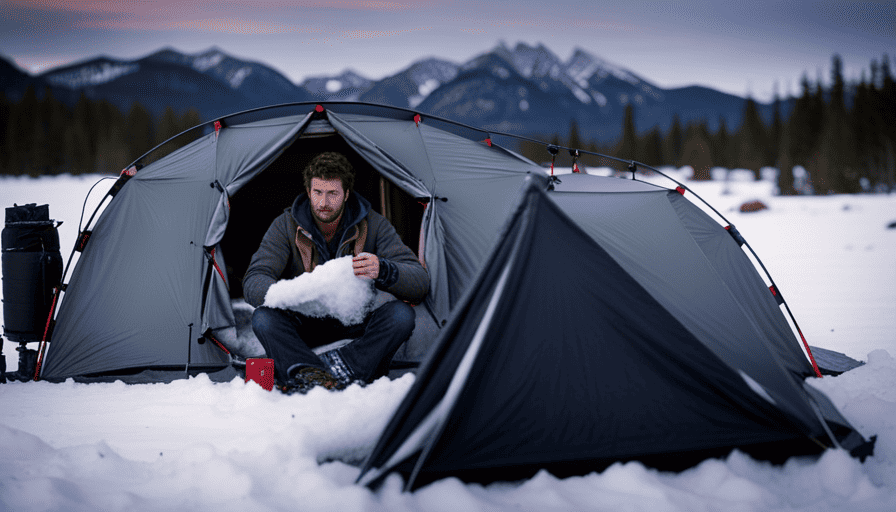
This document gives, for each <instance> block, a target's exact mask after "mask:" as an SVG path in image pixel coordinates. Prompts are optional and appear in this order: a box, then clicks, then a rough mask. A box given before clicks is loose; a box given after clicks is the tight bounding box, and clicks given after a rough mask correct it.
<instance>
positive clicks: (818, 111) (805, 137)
mask: <svg viewBox="0 0 896 512" xmlns="http://www.w3.org/2000/svg"><path fill="white" fill-rule="evenodd" d="M800 85H801V93H800V95H799V96H798V97H795V98H788V99H787V100H783V101H782V100H781V99H780V98H776V99H775V101H774V103H773V116H772V119H771V122H765V121H764V120H763V119H762V116H760V114H759V109H758V108H757V103H756V102H755V101H754V100H753V99H752V98H747V99H746V101H745V102H744V109H743V113H742V114H743V115H742V122H741V123H740V126H737V127H730V128H729V127H727V126H726V123H725V120H724V119H722V118H720V119H719V120H718V121H719V122H718V123H717V126H718V128H717V129H716V130H715V131H710V129H709V128H708V123H707V120H705V119H703V120H699V121H696V122H688V123H686V124H683V123H682V122H681V121H680V120H679V118H678V116H676V117H675V118H674V119H673V121H672V123H671V125H670V127H669V129H668V130H667V131H666V132H665V133H663V132H662V131H661V130H660V129H659V128H657V127H654V128H652V129H649V130H647V131H639V129H638V127H637V126H635V122H634V119H635V110H634V109H635V108H636V107H634V106H633V105H631V104H629V105H627V106H626V109H625V114H624V119H623V126H622V131H621V133H622V135H621V137H620V138H619V140H617V141H611V142H607V141H585V140H581V138H580V136H579V129H578V126H577V124H576V122H575V121H574V120H573V121H570V125H569V126H570V127H569V130H568V132H567V133H565V134H563V135H562V136H561V135H559V134H543V135H542V136H541V137H538V138H537V140H538V141H539V142H536V141H535V140H533V139H523V140H522V141H520V143H519V146H518V147H517V148H515V149H517V150H518V151H520V152H521V153H522V154H523V155H525V156H527V157H529V158H531V159H532V160H534V161H536V162H550V161H551V159H552V155H551V154H550V153H549V152H548V151H547V150H546V148H547V146H546V144H545V143H551V144H554V145H557V146H559V147H563V148H577V149H580V150H582V152H581V154H580V156H579V157H576V163H577V164H578V165H580V166H582V167H583V168H585V169H587V167H589V166H598V165H614V164H612V163H611V162H607V161H606V159H601V158H600V157H597V156H594V155H591V154H588V153H600V154H605V155H609V156H613V157H616V158H620V159H624V160H627V161H628V160H634V161H637V162H642V163H644V164H647V165H650V166H653V167H657V168H658V167H661V166H675V167H680V166H684V165H689V166H691V167H692V168H693V169H694V173H693V178H692V179H696V180H701V179H710V170H711V169H712V168H714V167H721V168H726V169H748V170H751V171H753V172H754V173H755V176H756V178H757V179H759V178H760V176H761V172H762V169H763V168H765V167H772V168H775V169H779V170H780V171H779V172H778V188H779V192H780V193H781V194H783V195H790V194H798V193H814V194H828V193H858V192H870V191H892V190H896V81H894V78H893V75H892V71H891V69H890V64H889V60H888V58H887V56H886V55H884V56H883V58H882V60H881V61H880V62H879V63H878V62H877V61H872V62H871V64H870V66H869V69H868V70H867V73H866V72H865V71H863V72H862V75H861V78H860V79H859V80H858V82H857V83H847V82H846V81H845V80H844V78H843V73H842V61H841V59H840V57H839V56H837V55H834V56H833V58H832V66H831V78H830V82H829V83H828V84H827V85H825V84H823V83H822V80H821V79H818V80H817V81H816V82H814V83H813V82H812V81H810V80H809V79H808V77H807V76H805V75H804V76H803V79H802V81H801V84H800ZM784 101H788V102H789V109H788V110H789V111H788V112H787V114H786V115H785V114H784V113H783V110H784V109H783V108H782V105H783V103H784ZM0 120H2V121H0V174H5V175H29V176H35V177H36V176H42V175H54V174H72V175H78V174H84V173H99V174H117V173H119V172H121V171H122V170H123V169H124V168H125V167H126V166H128V165H129V164H130V163H131V162H133V161H134V160H136V159H137V158H138V157H140V156H141V155H143V154H144V153H146V152H147V151H148V150H150V149H152V148H154V147H156V146H157V145H159V144H162V143H163V142H164V141H166V140H168V139H169V138H171V137H173V136H174V135H177V134H179V133H181V132H183V131H184V130H187V129H189V128H191V127H193V126H196V125H197V124H199V123H200V122H202V121H203V120H202V119H200V114H199V113H198V112H197V111H195V110H188V111H186V112H175V111H174V109H172V108H170V107H169V108H167V109H166V110H165V112H164V113H163V114H162V115H161V116H160V117H159V118H153V116H151V115H150V113H149V111H148V110H147V109H146V108H145V107H144V106H142V105H140V104H138V103H134V104H133V105H132V106H131V108H130V109H129V110H128V111H127V112H122V111H120V110H119V109H118V108H117V107H115V106H114V105H113V104H111V103H109V102H108V101H98V100H91V99H89V98H87V97H86V96H84V95H83V94H82V95H81V97H80V98H79V100H78V101H77V103H76V104H75V105H74V106H73V107H69V106H66V105H65V104H63V103H62V102H61V101H59V100H57V99H56V98H54V97H53V94H52V92H51V91H50V90H49V89H46V90H44V91H36V90H34V88H33V87H31V88H29V89H27V90H26V91H25V94H24V95H23V96H22V98H21V100H19V101H17V102H12V101H9V100H8V99H7V98H6V97H5V96H3V95H2V94H0ZM167 146H170V147H167ZM178 146H179V144H178V143H177V141H172V142H171V143H170V144H167V145H165V146H163V147H161V148H159V149H158V150H156V151H154V152H153V154H152V160H155V159H158V158H160V157H161V156H163V155H164V154H165V153H167V152H170V151H171V150H173V149H175V148H176V147H178ZM572 158H573V157H572V156H571V155H570V154H568V152H567V151H561V152H559V153H558V154H557V155H556V157H554V160H555V164H556V165H558V166H559V165H565V166H569V165H570V164H571V161H572ZM601 160H604V161H603V162H602V161H601ZM144 163H148V161H147V162H144ZM615 165H616V166H617V167H620V164H618V163H616V164H615ZM621 167H622V169H620V170H624V167H625V166H621ZM795 170H796V172H797V173H800V174H801V175H802V176H803V178H804V179H803V181H804V182H805V186H803V187H801V188H799V189H798V188H797V187H796V186H795V185H794V183H795V180H794V177H795ZM797 181H799V180H797Z"/></svg>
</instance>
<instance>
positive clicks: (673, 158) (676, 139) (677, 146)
mask: <svg viewBox="0 0 896 512" xmlns="http://www.w3.org/2000/svg"><path fill="white" fill-rule="evenodd" d="M683 149H684V135H683V132H682V129H681V118H679V117H678V114H674V115H673V116H672V123H671V124H670V125H669V131H668V132H666V137H665V139H664V140H663V161H664V162H666V163H668V164H669V165H674V166H676V167H678V166H680V165H682V163H681V153H682V151H683Z"/></svg>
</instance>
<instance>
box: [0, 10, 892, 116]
mask: <svg viewBox="0 0 896 512" xmlns="http://www.w3.org/2000/svg"><path fill="white" fill-rule="evenodd" d="M502 41H503V42H504V43H505V44H507V45H508V46H511V47H512V46H514V45H515V44H516V43H517V42H526V43H529V44H537V43H543V44H544V45H545V46H547V47H548V48H549V49H551V50H552V51H553V52H554V53H556V54H557V56H559V57H560V58H561V59H563V60H566V59H568V58H569V57H570V55H571V54H572V52H573V50H574V49H575V48H576V47H580V48H582V49H584V50H586V51H588V52H590V53H592V54H594V55H596V56H598V57H601V58H603V59H605V60H607V61H609V62H612V63H614V64H618V65H620V66H622V67H625V68H627V69H629V70H631V71H633V72H634V73H636V74H638V75H640V76H642V77H643V78H645V79H647V80H649V81H651V82H654V83H655V84H657V85H659V86H662V87H676V86H684V85H692V84H701V85H707V86H711V87H715V88H717V89H720V90H724V91H727V92H731V93H734V94H738V95H741V96H744V95H747V94H752V96H753V97H754V98H756V99H758V100H761V101H767V100H769V99H771V97H772V94H773V92H774V90H775V87H776V86H777V88H778V91H779V93H780V94H781V95H786V94H787V93H788V92H792V93H798V92H799V81H800V78H801V76H802V75H803V74H807V75H808V76H809V78H810V79H811V80H813V81H814V80H816V79H817V78H818V77H821V78H822V79H823V80H824V81H825V83H827V82H828V81H829V78H830V67H831V56H832V55H833V54H834V53H837V54H839V55H840V56H841V57H842V58H843V62H844V73H845V74H846V76H847V78H848V79H858V77H859V74H860V73H861V72H862V70H865V71H866V72H867V70H868V69H869V66H870V63H871V60H872V59H875V60H877V61H880V60H881V58H882V56H883V54H885V53H886V54H888V55H889V57H890V64H891V69H894V72H896V2H893V1H892V0H891V1H871V2H845V1H820V2H787V1H766V0H761V1H752V2H751V1H746V2H744V1H737V2H719V1H718V0H715V1H666V2H639V1H634V2H623V1H619V0H613V1H605V0H583V1H575V0H554V1H550V2H531V1H525V0H523V1H520V0H515V1H512V2H511V1H506V0H493V1H490V2H471V1H464V0H460V1H455V2H447V1H438V0H431V1H428V0H421V1H416V0H410V1H397V2H388V1H327V0H318V1H277V0H273V1H254V2H250V1H248V0H193V1H191V2H183V3H181V2H169V1H159V2H154V1H136V0H131V1H118V2H110V1H83V2H78V1H66V2H62V1H50V0H44V1H19V0H3V1H2V3H0V54H2V55H4V56H6V57H8V58H11V59H12V60H13V61H14V62H15V63H16V64H17V65H18V66H19V67H21V68H22V69H24V70H26V71H29V72H31V73H39V72H41V71H44V70H47V69H50V68H52V67H55V66H59V65H63V64H70V63H73V62H77V61H80V60H84V59H88V58H91V57H95V56H98V55H107V56H109V57H114V58H122V59H133V58H139V57H143V56H145V55H148V54H150V53H152V52H154V51H156V50H158V49H160V48H162V47H172V48H174V49H176V50H179V51H182V52H185V53H199V52H201V51H203V50H206V49H208V48H210V47H212V46H217V47H219V48H221V49H222V50H224V51H225V52H227V53H229V54H231V55H234V56H236V57H240V58H244V59H248V60H257V61H261V62H264V63H266V64H268V65H270V66H272V67H274V68H276V69H278V70H279V71H280V72H282V73H283V74H285V75H286V76H287V77H289V78H290V79H292V80H293V81H295V82H301V81H302V80H304V78H306V77H308V76H314V75H322V74H331V73H339V72H341V71H343V70H344V69H346V68H350V69H353V70H355V71H356V72H358V73H360V74H362V75H364V76H367V77H368V78H374V79H377V78H382V77H385V76H388V75H390V74H393V73H395V72H397V71H399V70H401V69H403V68H404V67H406V66H407V65H409V64H411V63H412V62H414V61H415V60H418V59H421V58H424V57H430V56H434V57H441V58H445V59H448V60H452V61H455V62H458V63H462V62H464V61H466V60H467V59H470V58H472V57H474V56H476V55H478V54H481V53H483V52H485V51H488V50H490V49H492V48H493V47H494V46H495V45H497V44H499V43H500V42H502Z"/></svg>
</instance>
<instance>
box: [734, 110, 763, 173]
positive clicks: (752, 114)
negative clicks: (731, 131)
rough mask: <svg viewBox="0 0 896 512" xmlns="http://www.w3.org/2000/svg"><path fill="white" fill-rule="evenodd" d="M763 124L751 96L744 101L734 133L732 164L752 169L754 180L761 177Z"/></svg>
mask: <svg viewBox="0 0 896 512" xmlns="http://www.w3.org/2000/svg"><path fill="white" fill-rule="evenodd" d="M765 139H766V138H765V125H764V124H763V122H762V118H761V117H760V116H759V108H758V107H757V105H756V101H755V100H753V98H751V97H748V98H747V99H746V100H745V101H744V109H743V119H742V120H741V125H740V129H738V131H737V135H736V143H735V144H736V146H735V147H736V148H737V152H736V159H735V161H734V165H735V166H737V167H742V168H744V169H749V170H751V171H753V174H754V176H755V177H756V180H757V181H758V180H759V179H760V178H762V174H761V170H762V165H763V161H764V159H765V150H764V147H765V144H766V140H765Z"/></svg>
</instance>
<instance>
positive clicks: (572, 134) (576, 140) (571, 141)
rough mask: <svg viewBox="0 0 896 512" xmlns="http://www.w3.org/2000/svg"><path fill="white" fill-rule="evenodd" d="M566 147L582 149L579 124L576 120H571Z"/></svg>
mask: <svg viewBox="0 0 896 512" xmlns="http://www.w3.org/2000/svg"><path fill="white" fill-rule="evenodd" d="M566 146H567V147H570V148H572V149H582V139H581V138H580V137H579V123H577V122H576V120H575V118H573V119H570V120H569V136H568V137H567V138H566Z"/></svg>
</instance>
